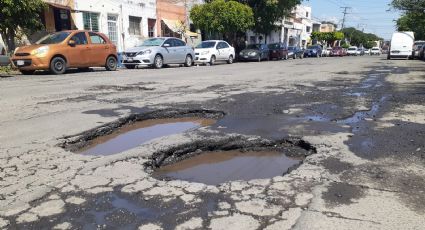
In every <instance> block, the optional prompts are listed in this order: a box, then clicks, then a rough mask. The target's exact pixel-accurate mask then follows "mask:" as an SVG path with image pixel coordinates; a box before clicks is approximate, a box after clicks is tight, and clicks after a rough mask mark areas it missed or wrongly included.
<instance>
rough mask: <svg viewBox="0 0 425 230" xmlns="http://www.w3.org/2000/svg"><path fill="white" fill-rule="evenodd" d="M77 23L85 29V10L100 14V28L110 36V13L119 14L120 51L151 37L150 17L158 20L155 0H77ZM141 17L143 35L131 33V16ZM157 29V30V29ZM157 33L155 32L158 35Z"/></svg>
mask: <svg viewBox="0 0 425 230" xmlns="http://www.w3.org/2000/svg"><path fill="white" fill-rule="evenodd" d="M75 9H76V10H77V12H76V13H75V14H74V15H75V24H76V26H77V28H78V29H84V23H83V13H82V12H83V11H85V12H94V13H98V14H99V30H100V32H102V33H104V34H105V35H107V36H108V32H109V31H108V30H109V29H108V15H112V16H117V19H118V20H117V32H118V41H117V48H118V51H119V52H122V51H123V50H125V49H127V48H131V47H134V46H137V45H139V44H140V43H142V41H143V40H145V39H147V38H148V37H149V34H148V19H154V20H156V18H157V16H156V1H155V0H132V1H126V0H103V1H99V0H75ZM130 16H135V17H141V18H142V20H141V24H140V29H141V35H130V34H129V17H130ZM155 31H156V30H155ZM156 35H157V34H154V36H156Z"/></svg>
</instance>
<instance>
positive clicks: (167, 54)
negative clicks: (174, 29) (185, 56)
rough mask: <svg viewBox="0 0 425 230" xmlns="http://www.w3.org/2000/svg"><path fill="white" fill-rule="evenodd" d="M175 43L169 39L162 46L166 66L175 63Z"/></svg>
mask: <svg viewBox="0 0 425 230" xmlns="http://www.w3.org/2000/svg"><path fill="white" fill-rule="evenodd" d="M173 46H174V42H173V39H167V40H165V42H164V43H163V44H162V52H161V55H162V57H163V58H164V64H170V63H175V62H176V58H175V50H174V47H173Z"/></svg>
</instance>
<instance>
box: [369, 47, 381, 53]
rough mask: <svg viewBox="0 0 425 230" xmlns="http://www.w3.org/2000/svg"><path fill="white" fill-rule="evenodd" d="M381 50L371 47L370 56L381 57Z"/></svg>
mask: <svg viewBox="0 0 425 230" xmlns="http://www.w3.org/2000/svg"><path fill="white" fill-rule="evenodd" d="M381 54H382V52H381V49H380V48H379V47H372V49H370V55H381Z"/></svg>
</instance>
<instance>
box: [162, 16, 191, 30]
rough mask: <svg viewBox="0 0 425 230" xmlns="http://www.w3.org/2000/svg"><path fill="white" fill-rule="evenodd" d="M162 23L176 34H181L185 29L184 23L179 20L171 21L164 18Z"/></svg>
mask: <svg viewBox="0 0 425 230" xmlns="http://www.w3.org/2000/svg"><path fill="white" fill-rule="evenodd" d="M162 21H163V22H164V23H165V25H167V27H168V28H169V29H170V30H172V31H173V32H174V33H179V34H180V33H181V32H182V30H184V29H185V26H184V25H183V23H182V22H181V21H179V20H171V19H165V18H163V19H162Z"/></svg>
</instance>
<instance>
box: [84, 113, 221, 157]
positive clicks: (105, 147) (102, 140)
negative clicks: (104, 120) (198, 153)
mask: <svg viewBox="0 0 425 230" xmlns="http://www.w3.org/2000/svg"><path fill="white" fill-rule="evenodd" d="M214 123H215V120H214V119H204V118H197V117H184V118H167V119H152V120H145V121H139V122H135V123H132V124H127V125H124V126H123V127H121V128H120V129H118V130H117V131H115V132H113V133H111V134H109V135H105V136H101V137H98V138H96V139H94V140H92V141H91V142H90V144H89V145H87V146H86V147H84V148H83V149H81V150H80V151H79V153H81V154H90V155H112V154H116V153H120V152H124V151H126V150H129V149H132V148H135V147H137V146H139V145H141V144H143V143H146V142H148V141H150V140H153V139H155V138H158V137H163V136H169V135H172V134H177V133H182V132H185V131H188V130H193V129H196V128H200V127H201V126H209V125H212V124H214Z"/></svg>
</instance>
